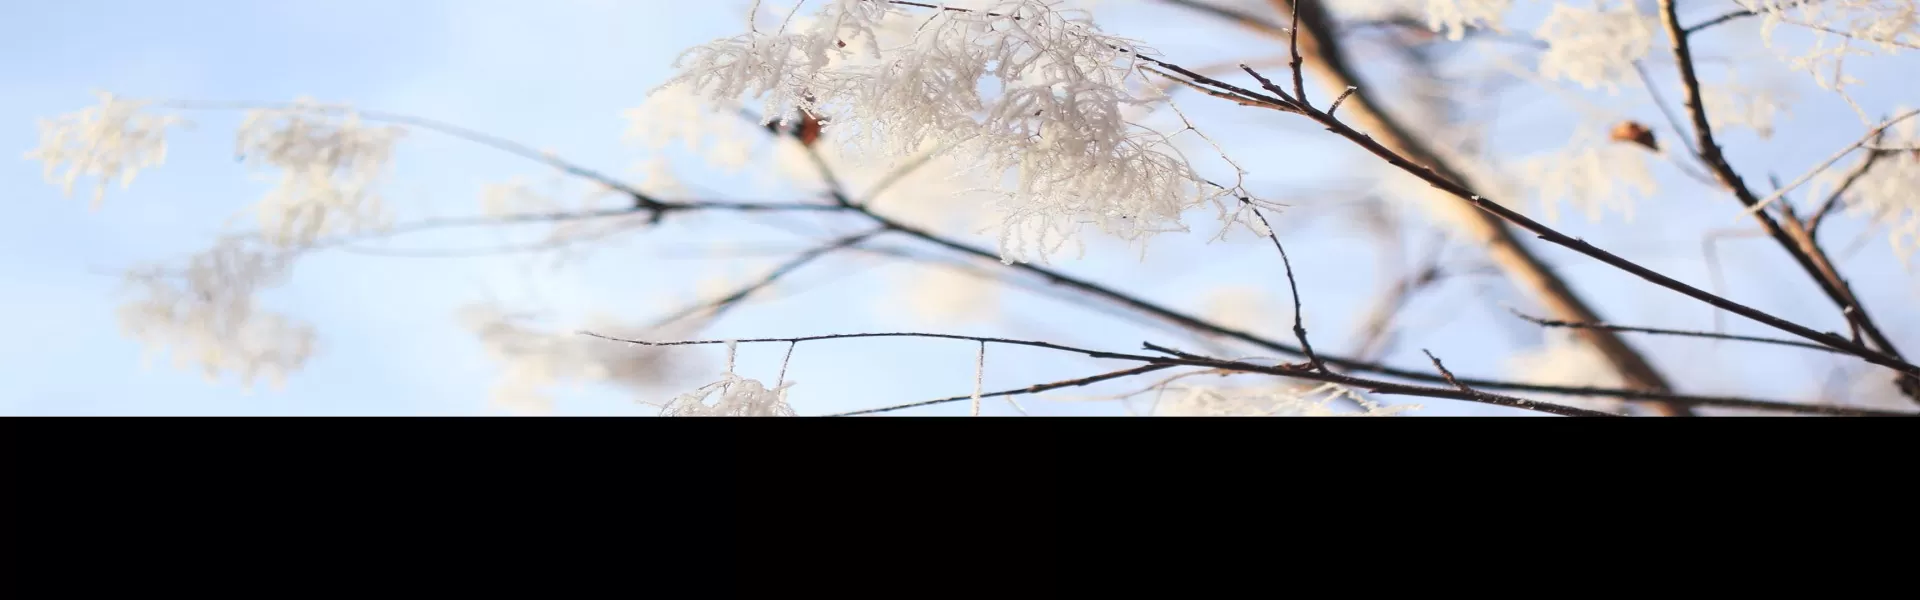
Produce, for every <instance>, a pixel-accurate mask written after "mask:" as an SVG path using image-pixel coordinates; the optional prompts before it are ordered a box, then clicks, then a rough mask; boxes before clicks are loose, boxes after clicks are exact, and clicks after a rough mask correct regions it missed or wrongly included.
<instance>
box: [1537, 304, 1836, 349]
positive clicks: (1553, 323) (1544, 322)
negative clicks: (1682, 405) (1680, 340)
mask: <svg viewBox="0 0 1920 600" xmlns="http://www.w3.org/2000/svg"><path fill="white" fill-rule="evenodd" d="M1507 310H1508V312H1512V313H1513V316H1516V317H1520V318H1521V319H1523V320H1526V321H1527V322H1530V323H1533V324H1535V325H1539V326H1541V327H1548V328H1566V329H1605V330H1607V331H1620V332H1626V333H1646V334H1652V335H1670V336H1675V337H1691V338H1705V339H1712V340H1729V341H1736V342H1753V343H1756V344H1774V345H1779V346H1792V347H1795V348H1806V349H1808V350H1819V351H1821V352H1831V353H1834V354H1847V353H1846V352H1843V351H1841V350H1838V349H1835V348H1831V347H1827V346H1823V345H1820V344H1812V343H1807V342H1802V341H1799V340H1783V339H1778V338H1766V337H1757V336H1751V335H1734V334H1729V333H1715V332H1711V331H1689V330H1685V329H1662V328H1657V327H1629V326H1626V325H1609V324H1606V323H1574V322H1570V321H1558V320H1554V319H1543V318H1540V317H1535V316H1531V315H1528V314H1525V313H1522V312H1520V311H1517V310H1513V309H1507Z"/></svg>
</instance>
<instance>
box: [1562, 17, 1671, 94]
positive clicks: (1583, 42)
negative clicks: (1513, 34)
mask: <svg viewBox="0 0 1920 600" xmlns="http://www.w3.org/2000/svg"><path fill="white" fill-rule="evenodd" d="M1533 35H1534V37H1536V38H1539V39H1540V40H1542V41H1545V42H1546V43H1547V51H1546V52H1544V53H1542V54H1541V55H1540V75H1542V76H1544V77H1546V78H1548V79H1565V80H1568V81H1572V82H1574V83H1578V84H1580V85H1581V86H1583V87H1586V88H1588V89H1593V88H1605V89H1607V90H1608V91H1615V90H1618V89H1619V83H1620V81H1621V80H1623V79H1625V78H1627V77H1628V76H1631V75H1632V74H1633V73H1634V69H1633V63H1634V61H1637V60H1640V59H1641V58H1642V57H1645V56H1646V55H1647V52H1648V51H1649V50H1652V49H1653V25H1652V23H1651V22H1650V21H1649V17H1648V16H1647V15H1642V14H1640V11H1639V10H1638V9H1636V8H1634V6H1633V4H1631V3H1627V4H1623V5H1621V6H1619V7H1616V8H1609V9H1590V8H1581V7H1579V6H1575V5H1573V4H1567V3H1555V4H1554V5H1553V12H1551V13H1548V14H1547V18H1546V19H1545V20H1544V21H1542V22H1541V23H1540V27H1539V28H1538V29H1535V30H1534V32H1533Z"/></svg>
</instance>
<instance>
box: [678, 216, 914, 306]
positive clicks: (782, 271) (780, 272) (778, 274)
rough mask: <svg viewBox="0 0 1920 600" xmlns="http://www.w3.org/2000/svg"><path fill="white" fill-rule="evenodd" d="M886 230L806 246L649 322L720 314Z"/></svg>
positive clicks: (877, 229)
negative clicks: (749, 279) (725, 289)
mask: <svg viewBox="0 0 1920 600" xmlns="http://www.w3.org/2000/svg"><path fill="white" fill-rule="evenodd" d="M885 231H886V229H884V228H876V229H873V230H870V231H866V232H862V233H857V234H854V235H850V236H846V237H843V238H840V239H837V240H833V241H831V242H828V243H826V244H824V245H821V246H818V247H815V248H813V249H810V250H807V251H806V252H801V253H800V254H797V255H795V256H794V257H793V258H792V259H789V260H788V261H787V262H785V263H781V264H780V266H778V267H774V269H773V271H771V272H768V273H767V274H766V276H764V277H761V278H760V279H759V280H757V281H754V282H753V283H750V284H747V285H744V286H741V287H740V288H739V289H736V290H734V291H733V292H732V293H729V294H727V295H725V296H721V297H719V298H716V299H714V300H713V301H711V302H702V303H700V304H697V305H694V306H689V307H687V308H684V309H681V310H679V311H675V312H674V313H673V314H670V315H667V316H665V317H661V318H660V319H658V320H656V321H655V322H654V323H653V325H652V326H650V328H657V327H661V326H664V325H667V324H670V323H675V322H678V321H680V320H681V319H685V318H688V317H692V316H701V317H705V318H716V317H719V316H720V315H721V314H722V313H725V312H726V311H727V310H729V309H731V308H733V307H734V306H737V305H739V303H740V302H741V301H742V300H746V299H747V296H751V295H753V294H754V293H755V292H759V291H760V290H763V289H766V288H767V286H770V285H773V284H774V283H775V282H778V281H779V280H780V278H782V277H786V276H787V275H788V274H790V273H793V272H794V271H796V270H798V269H799V268H800V267H803V266H806V265H807V264H808V263H811V262H813V261H815V260H819V259H820V257H823V256H826V255H828V254H831V253H833V252H835V251H837V250H842V249H845V248H848V247H851V246H854V245H856V244H859V243H860V242H864V241H867V240H868V239H869V238H872V237H873V236H875V235H879V234H881V233H884V232H885Z"/></svg>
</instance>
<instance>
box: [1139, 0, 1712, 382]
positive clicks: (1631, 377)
mask: <svg viewBox="0 0 1920 600" xmlns="http://www.w3.org/2000/svg"><path fill="white" fill-rule="evenodd" d="M1170 1H1171V0H1170ZM1301 1H1302V2H1305V1H1306V0H1301ZM1293 2H1294V0H1272V3H1273V5H1274V6H1275V7H1276V8H1277V9H1278V12H1279V14H1283V15H1284V14H1288V13H1289V12H1292V11H1294V10H1295V7H1294V6H1293V4H1292V3H1293ZM1172 3H1173V4H1176V5H1180V6H1186V7H1190V8H1196V9H1199V10H1202V11H1205V12H1208V13H1210V14H1214V15H1219V16H1223V17H1225V18H1228V19H1231V20H1233V21H1234V22H1236V23H1239V24H1241V25H1245V26H1247V27H1250V28H1252V29H1254V30H1256V31H1258V32H1260V33H1262V34H1265V35H1269V36H1273V37H1275V38H1276V39H1280V37H1279V36H1283V35H1289V32H1288V31H1286V28H1285V27H1281V26H1278V25H1274V24H1271V23H1268V22H1266V21H1265V20H1264V19H1260V18H1256V17H1253V16H1251V15H1248V14H1246V13H1239V12H1236V11H1228V10H1220V9H1218V8H1219V7H1214V6H1209V5H1206V4H1205V3H1200V2H1190V1H1173V2H1172ZM1298 14H1299V16H1300V26H1299V30H1298V31H1297V32H1292V35H1296V36H1298V39H1299V43H1300V46H1301V51H1302V53H1303V54H1305V55H1306V59H1307V60H1306V65H1305V66H1306V67H1307V68H1310V69H1312V70H1314V71H1315V73H1316V75H1317V76H1319V77H1320V78H1321V79H1322V80H1324V81H1325V82H1327V83H1328V84H1330V85H1331V86H1332V87H1333V88H1334V89H1341V90H1345V89H1352V90H1353V93H1352V94H1351V95H1350V97H1349V98H1348V100H1347V102H1346V103H1344V104H1342V106H1343V107H1349V106H1350V107H1351V108H1350V109H1348V110H1346V111H1345V112H1344V113H1343V114H1347V115H1350V118H1352V119H1355V120H1357V121H1358V122H1360V123H1362V126H1364V127H1366V128H1367V129H1369V130H1370V133H1371V134H1372V135H1374V136H1378V137H1379V141H1380V142H1381V143H1382V144H1384V147H1386V148H1392V149H1394V152H1397V153H1401V154H1404V155H1405V156H1407V157H1409V158H1410V160H1409V161H1408V162H1411V163H1413V164H1419V165H1425V166H1428V167H1432V168H1433V169H1434V170H1436V172H1437V173H1439V174H1440V175H1441V176H1442V178H1445V179H1452V180H1456V181H1463V182H1464V181H1470V178H1468V177H1466V176H1465V174H1464V173H1462V172H1461V171H1459V170H1458V169H1454V168H1452V167H1451V166H1450V165H1449V162H1448V161H1447V160H1445V159H1444V158H1443V157H1442V154H1441V153H1440V152H1439V151H1438V150H1437V149H1435V148H1432V147H1430V146H1429V145H1428V144H1427V143H1426V142H1425V141H1424V140H1423V139H1421V138H1420V136H1418V135H1417V134H1416V133H1415V132H1414V130H1413V129H1411V128H1409V127H1407V126H1406V125H1405V124H1404V123H1402V122H1401V121H1399V120H1397V119H1395V118H1394V117H1393V116H1392V115H1390V114H1388V113H1386V112H1385V111H1384V110H1383V109H1382V108H1381V106H1380V104H1379V102H1378V101H1377V99H1375V98H1372V97H1371V96H1370V94H1369V93H1368V92H1367V91H1366V90H1367V89H1368V88H1367V87H1366V85H1365V84H1364V83H1362V82H1361V80H1360V79H1359V75H1358V70H1357V69H1356V67H1355V65H1353V64H1351V63H1350V61H1349V59H1348V58H1347V57H1346V55H1345V52H1344V51H1343V50H1342V48H1341V42H1340V39H1339V38H1338V31H1337V27H1336V26H1335V25H1334V23H1333V20H1332V18H1331V17H1330V15H1328V14H1327V11H1326V7H1325V6H1324V5H1323V4H1322V3H1320V2H1317V1H1316V2H1309V3H1308V4H1307V5H1304V6H1300V7H1298ZM1281 41H1282V42H1283V43H1284V42H1285V40H1284V39H1282V40H1281ZM1363 137H1364V136H1363ZM1436 202H1438V203H1440V205H1439V208H1440V209H1441V210H1442V211H1444V212H1446V213H1447V214H1449V215H1450V216H1452V217H1456V218H1450V219H1448V221H1450V222H1452V223H1454V224H1456V225H1457V226H1458V227H1459V230H1460V233H1461V237H1462V238H1464V239H1472V240H1477V241H1479V242H1481V244H1482V247H1483V248H1484V250H1485V251H1486V252H1487V254H1488V257H1489V258H1490V259H1492V261H1493V263H1494V264H1495V265H1497V266H1498V267H1499V268H1500V270H1501V271H1502V273H1503V274H1505V275H1506V276H1507V277H1508V279H1509V280H1510V281H1512V282H1513V283H1514V284H1515V285H1516V286H1518V287H1520V288H1522V289H1524V290H1525V291H1527V292H1528V293H1530V294H1531V295H1533V296H1534V297H1535V299H1536V300H1537V301H1539V302H1540V303H1541V304H1542V305H1543V306H1545V307H1546V308H1547V310H1549V311H1550V312H1551V313H1552V314H1554V315H1555V316H1557V317H1561V318H1566V319H1573V320H1581V321H1599V320H1603V319H1601V318H1600V317H1599V315H1598V313H1597V312H1596V311H1595V310H1594V309H1593V308H1592V307H1590V306H1588V305H1587V303H1586V301H1585V299H1584V298H1582V297H1581V296H1580V295H1579V294H1578V293H1577V292H1576V291H1575V290H1574V289H1573V288H1572V286H1571V285H1570V284H1569V283H1568V282H1567V281H1566V280H1565V279H1563V278H1562V277H1561V276H1560V275H1559V274H1558V273H1556V272H1555V271H1554V270H1553V268H1552V267H1551V266H1550V265H1548V264H1547V263H1546V261H1544V260H1542V259H1541V258H1540V257H1539V256H1536V255H1535V251H1534V250H1533V249H1532V248H1529V247H1528V246H1527V245H1526V244H1525V243H1524V242H1523V240H1522V239H1521V237H1520V236H1519V235H1517V234H1516V232H1515V231H1513V230H1512V228H1511V227H1509V226H1508V225H1507V224H1506V223H1504V222H1502V218H1501V217H1500V216H1498V215H1494V214H1489V213H1488V212H1485V211H1483V210H1476V209H1475V208H1474V207H1473V206H1470V205H1464V204H1458V205H1455V204H1447V203H1445V202H1446V201H1436ZM1581 337H1582V338H1583V339H1585V340H1586V341H1587V342H1588V343H1590V344H1592V345H1593V346H1594V347H1595V348H1597V349H1598V350H1599V351H1600V352H1601V354H1602V355H1603V356H1605V357H1606V359H1607V362H1608V363H1609V364H1610V366H1611V367H1612V368H1613V369H1614V370H1615V371H1617V372H1618V373H1620V375H1621V377H1622V379H1623V380H1625V381H1626V383H1627V386H1628V387H1632V388H1635V389H1641V390H1648V391H1656V392H1665V391H1667V390H1669V389H1670V387H1671V386H1670V385H1669V384H1668V383H1667V381H1666V378H1665V377H1664V376H1662V375H1661V374H1660V372H1659V370H1658V369H1655V368H1654V367H1653V365H1652V364H1651V363H1649V362H1647V360H1646V358H1645V356H1643V355H1641V354H1640V352H1639V351H1638V350H1637V349H1635V348H1633V347H1632V346H1631V345H1628V344H1627V343H1626V341H1625V340H1623V339H1622V338H1621V337H1620V336H1617V335H1614V334H1612V333H1609V332H1602V331H1587V332H1582V334H1581ZM1658 408H1659V410H1661V411H1662V412H1663V413H1665V414H1674V415H1684V414H1685V413H1686V409H1685V408H1684V407H1682V406H1678V405H1675V406H1663V407H1658Z"/></svg>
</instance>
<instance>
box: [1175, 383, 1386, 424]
mask: <svg viewBox="0 0 1920 600" xmlns="http://www.w3.org/2000/svg"><path fill="white" fill-rule="evenodd" d="M1164 393H1165V394H1167V397H1163V398H1161V399H1160V401H1159V402H1158V403H1156V405H1155V407H1154V411H1153V415H1154V416H1163V417H1349V416H1353V417H1390V416H1396V415H1399V414H1401V413H1404V412H1407V411H1412V410H1419V409H1420V406H1419V405H1417V404H1400V405H1395V406H1381V405H1380V404H1379V403H1377V402H1373V401H1371V400H1368V399H1367V398H1366V397H1364V396H1361V395H1360V394H1359V393H1358V392H1356V391H1354V390H1352V389H1349V388H1346V387H1342V386H1338V385H1334V384H1330V383H1329V384H1324V385H1320V386H1317V387H1302V386H1279V387H1247V388H1220V387H1170V388H1167V389H1166V390H1164ZM1343 398H1344V399H1347V400H1351V401H1352V402H1354V403H1356V404H1358V405H1360V407H1361V410H1360V411H1359V412H1344V411H1340V410H1335V409H1334V403H1335V402H1337V401H1339V400H1341V399H1343Z"/></svg>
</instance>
